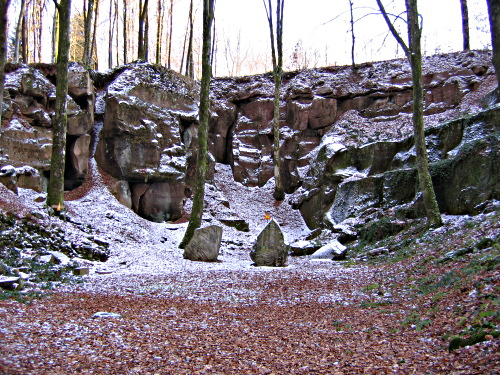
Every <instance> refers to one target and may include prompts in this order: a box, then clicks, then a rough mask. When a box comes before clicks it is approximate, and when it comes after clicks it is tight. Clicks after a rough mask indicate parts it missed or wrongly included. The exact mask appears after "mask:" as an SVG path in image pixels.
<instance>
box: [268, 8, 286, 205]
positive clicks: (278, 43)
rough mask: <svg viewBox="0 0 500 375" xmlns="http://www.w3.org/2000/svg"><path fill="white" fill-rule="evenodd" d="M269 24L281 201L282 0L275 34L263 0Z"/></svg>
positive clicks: (276, 172)
mask: <svg viewBox="0 0 500 375" xmlns="http://www.w3.org/2000/svg"><path fill="white" fill-rule="evenodd" d="M263 2H264V7H265V9H266V14H267V21H268V24H269V35H270V38H271V55H272V60H273V79H274V116H273V138H274V142H273V159H274V199H276V200H277V201H282V200H283V199H285V191H284V189H283V182H282V180H281V157H280V93H281V81H282V76H283V6H284V0H276V36H275V34H274V26H273V24H274V23H273V14H272V3H271V0H268V3H267V5H266V0H263Z"/></svg>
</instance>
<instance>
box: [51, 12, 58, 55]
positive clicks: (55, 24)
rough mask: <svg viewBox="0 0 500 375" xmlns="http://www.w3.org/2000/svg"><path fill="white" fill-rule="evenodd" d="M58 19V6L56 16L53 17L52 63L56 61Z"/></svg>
mask: <svg viewBox="0 0 500 375" xmlns="http://www.w3.org/2000/svg"><path fill="white" fill-rule="evenodd" d="M57 19H58V12H57V7H54V18H53V19H52V51H51V58H50V61H51V62H52V63H55V62H56V48H57Z"/></svg>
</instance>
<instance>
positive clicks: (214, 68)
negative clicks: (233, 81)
mask: <svg viewBox="0 0 500 375" xmlns="http://www.w3.org/2000/svg"><path fill="white" fill-rule="evenodd" d="M215 22H216V20H215V17H214V19H213V26H212V51H210V66H211V67H212V75H213V76H216V75H217V64H216V62H215V58H216V55H217V39H216V35H215Z"/></svg>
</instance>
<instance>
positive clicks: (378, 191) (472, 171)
mask: <svg viewBox="0 0 500 375" xmlns="http://www.w3.org/2000/svg"><path fill="white" fill-rule="evenodd" d="M6 73H7V75H6V84H5V89H6V100H5V106H4V111H3V124H2V137H1V138H0V168H1V167H3V166H7V165H12V166H13V167H14V168H20V167H23V166H30V167H33V168H34V169H35V170H36V171H37V172H38V173H32V174H31V175H30V176H27V177H26V176H25V175H23V174H19V176H18V177H16V178H17V179H16V181H14V183H15V185H16V186H18V187H25V186H26V187H36V189H37V190H43V188H44V186H45V184H46V182H45V180H46V177H44V176H47V175H48V174H49V173H50V171H49V169H50V157H51V149H52V129H51V122H52V116H53V109H52V108H53V107H54V103H55V86H54V84H53V82H55V66H54V65H44V64H37V65H36V67H34V66H28V65H8V66H7V67H6ZM423 81H424V94H425V108H424V109H425V123H426V128H427V130H426V135H427V146H428V149H429V160H430V163H431V174H432V177H433V182H434V186H435V189H436V194H437V198H438V203H439V205H440V208H441V210H442V211H443V212H448V213H453V214H467V213H474V212H476V211H477V209H478V208H477V207H478V205H480V204H481V203H482V202H484V201H485V200H488V199H497V197H498V189H499V187H498V185H499V184H498V177H497V176H498V165H499V163H498V135H497V134H498V124H497V122H496V120H495V118H496V117H498V115H499V114H498V111H499V109H498V107H495V108H491V109H489V110H486V111H482V112H480V108H479V106H478V104H477V103H479V102H480V99H481V97H482V96H483V97H484V95H485V94H483V93H484V92H485V91H486V89H485V87H488V88H489V87H492V82H493V81H494V71H493V69H492V68H491V54H490V53H488V52H477V51H469V52H460V53H453V54H447V55H439V56H431V57H426V58H425V59H424V61H423ZM94 86H95V87H96V88H94ZM492 88H494V87H492ZM490 91H491V90H490ZM68 93H69V95H68V138H67V144H68V147H67V155H68V157H67V167H66V184H65V187H66V188H67V189H73V188H74V187H76V186H78V185H79V184H80V183H81V182H82V181H83V180H84V179H85V177H86V176H87V174H88V170H89V158H91V157H92V156H93V155H95V156H94V157H95V159H96V162H97V165H98V166H99V167H100V168H102V169H103V170H104V171H105V172H107V173H108V174H109V175H110V176H111V177H112V179H114V181H113V182H112V184H111V185H113V186H111V188H112V190H113V191H114V193H115V195H116V197H117V199H118V200H119V201H120V202H122V204H124V205H126V206H127V207H130V208H132V209H133V210H134V211H135V212H136V213H138V214H139V215H141V216H143V217H145V218H147V219H149V220H156V221H165V220H167V221H173V220H177V219H179V218H180V217H181V216H182V213H183V205H184V202H185V200H186V198H188V197H190V195H191V187H192V185H193V180H194V172H195V169H196V158H197V139H198V105H199V103H198V102H199V85H198V83H197V82H195V81H193V80H190V79H188V78H186V77H183V76H181V75H179V74H177V73H175V72H173V71H171V70H168V69H165V68H161V67H157V66H153V65H151V64H148V63H132V64H129V65H126V66H123V67H119V68H116V69H115V70H113V71H110V72H106V73H99V72H92V74H89V72H88V71H87V70H86V69H84V68H83V67H82V66H80V65H78V64H72V65H71V66H70V69H69V87H68ZM273 93H274V83H273V79H272V75H271V74H261V75H255V76H248V77H236V78H215V79H213V80H212V83H211V92H210V95H211V109H210V110H211V119H210V123H209V135H208V142H209V165H208V168H207V179H208V181H212V180H213V178H214V171H215V165H216V163H223V164H226V165H229V166H230V167H231V170H232V173H233V176H234V179H235V180H236V181H238V182H241V183H243V184H244V185H247V186H263V185H265V184H266V183H267V182H268V181H269V179H271V178H272V177H273V174H274V173H273V168H274V167H273V155H272V147H273V141H274V139H273V130H272V122H273ZM481 95H482V96H481ZM469 110H470V112H471V113H476V114H474V115H472V116H468V117H464V113H466V112H467V111H469ZM411 113H412V80H411V69H410V66H409V64H408V62H407V61H406V60H392V61H386V62H375V63H365V64H361V65H359V66H358V67H357V69H356V70H353V69H352V68H351V67H327V68H317V69H309V70H302V71H296V72H286V73H284V76H283V86H282V95H281V98H280V154H281V158H282V161H281V175H282V180H283V184H284V188H285V191H286V193H288V194H292V196H291V197H290V201H291V203H292V204H293V205H294V207H296V208H298V209H300V211H301V213H302V215H303V217H304V220H305V222H306V223H307V225H308V226H309V228H311V229H315V228H320V227H329V228H334V227H335V226H336V225H338V224H339V223H341V222H343V221H345V220H347V219H349V218H352V217H356V216H358V215H365V214H366V213H367V212H371V211H373V210H377V209H389V208H392V207H396V206H398V205H402V204H403V205H404V204H416V202H417V201H418V197H417V194H416V192H417V174H416V170H415V152H414V148H413V140H412V136H411V135H412V119H411V117H412V115H411ZM453 119H456V120H453ZM101 127H102V128H101ZM94 145H96V147H94ZM94 149H95V154H94ZM25 177H26V178H25ZM28 177H29V178H28ZM9 178H10V177H9ZM33 179H38V180H37V181H33ZM9 181H10V180H9ZM24 184H26V185H24ZM28 185H29V186H28ZM218 193H219V192H210V191H208V193H207V194H214V195H216V194H218ZM216 201H220V202H222V201H223V197H221V198H220V199H216ZM221 207H224V206H223V204H220V205H218V207H208V209H209V210H212V211H213V212H217V214H213V215H214V217H216V219H217V220H218V221H219V222H221V223H223V224H224V225H227V226H233V227H236V228H237V229H239V230H242V231H245V230H248V224H247V223H246V222H245V220H244V218H241V217H239V216H238V214H237V213H235V212H233V211H232V210H231V209H230V208H229V207H225V208H221ZM212 211H211V212H212Z"/></svg>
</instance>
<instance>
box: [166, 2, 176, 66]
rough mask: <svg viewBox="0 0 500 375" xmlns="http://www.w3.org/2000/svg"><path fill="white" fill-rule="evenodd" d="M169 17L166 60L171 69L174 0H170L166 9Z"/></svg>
mask: <svg viewBox="0 0 500 375" xmlns="http://www.w3.org/2000/svg"><path fill="white" fill-rule="evenodd" d="M168 12H169V13H168V14H169V17H170V32H169V35H168V61H167V67H168V68H169V69H172V32H173V30H174V28H173V20H174V19H173V14H174V0H170V9H169V11H168Z"/></svg>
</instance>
